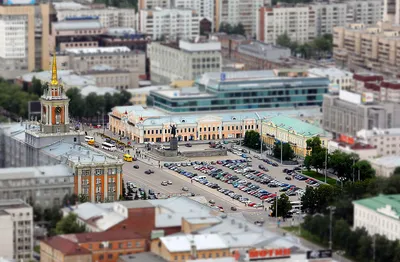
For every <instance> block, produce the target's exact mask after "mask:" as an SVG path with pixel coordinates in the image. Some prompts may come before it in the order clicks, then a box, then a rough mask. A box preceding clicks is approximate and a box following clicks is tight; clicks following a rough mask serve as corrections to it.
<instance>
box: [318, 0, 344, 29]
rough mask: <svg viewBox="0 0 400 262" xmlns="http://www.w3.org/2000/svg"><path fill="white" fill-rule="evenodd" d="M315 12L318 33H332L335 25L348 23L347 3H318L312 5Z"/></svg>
mask: <svg viewBox="0 0 400 262" xmlns="http://www.w3.org/2000/svg"><path fill="white" fill-rule="evenodd" d="M311 8H312V9H313V10H314V12H315V18H316V21H315V26H316V33H317V35H324V34H332V33H333V28H334V27H335V26H342V25H345V24H346V21H347V20H346V19H347V16H346V10H347V5H346V4H344V3H343V4H339V3H338V4H324V3H316V4H314V5H312V6H311Z"/></svg>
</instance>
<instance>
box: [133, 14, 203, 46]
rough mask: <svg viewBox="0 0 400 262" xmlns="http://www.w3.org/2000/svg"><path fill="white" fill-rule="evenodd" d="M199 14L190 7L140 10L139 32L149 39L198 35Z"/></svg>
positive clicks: (181, 37)
mask: <svg viewBox="0 0 400 262" xmlns="http://www.w3.org/2000/svg"><path fill="white" fill-rule="evenodd" d="M200 18H201V17H200V15H199V14H198V13H197V12H196V11H194V10H191V9H183V8H173V9H162V8H157V9H144V10H140V32H142V33H144V34H146V35H147V36H150V37H151V39H153V40H157V39H159V40H160V39H169V40H177V39H178V38H179V39H193V38H195V37H196V36H199V35H200V23H199V22H200Z"/></svg>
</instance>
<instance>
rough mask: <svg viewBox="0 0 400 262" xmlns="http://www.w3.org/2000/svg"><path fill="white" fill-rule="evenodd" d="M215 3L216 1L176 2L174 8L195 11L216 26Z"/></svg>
mask: <svg viewBox="0 0 400 262" xmlns="http://www.w3.org/2000/svg"><path fill="white" fill-rule="evenodd" d="M214 1H215V0H174V7H175V8H187V9H192V10H195V11H196V12H197V13H198V14H199V15H200V17H201V18H206V19H207V20H209V21H210V22H211V23H212V24H213V26H214Z"/></svg>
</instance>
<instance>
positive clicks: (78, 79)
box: [17, 70, 96, 87]
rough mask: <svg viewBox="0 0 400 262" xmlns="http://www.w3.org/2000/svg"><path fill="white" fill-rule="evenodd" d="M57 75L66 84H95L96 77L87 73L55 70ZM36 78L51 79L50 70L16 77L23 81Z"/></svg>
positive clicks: (30, 80) (75, 85) (46, 80)
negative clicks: (78, 73) (79, 73)
mask: <svg viewBox="0 0 400 262" xmlns="http://www.w3.org/2000/svg"><path fill="white" fill-rule="evenodd" d="M57 76H58V77H59V78H60V81H61V82H62V83H63V84H64V85H67V86H74V87H80V86H84V85H95V84H96V79H95V78H94V77H92V76H88V75H77V74H75V73H74V71H72V70H57ZM33 78H36V79H39V80H40V81H43V82H48V81H49V79H51V71H42V72H34V73H28V74H24V75H22V76H19V77H17V79H20V80H22V81H24V82H32V79H33Z"/></svg>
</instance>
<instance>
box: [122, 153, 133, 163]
mask: <svg viewBox="0 0 400 262" xmlns="http://www.w3.org/2000/svg"><path fill="white" fill-rule="evenodd" d="M124 161H126V162H132V156H131V155H130V154H125V155H124Z"/></svg>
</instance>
